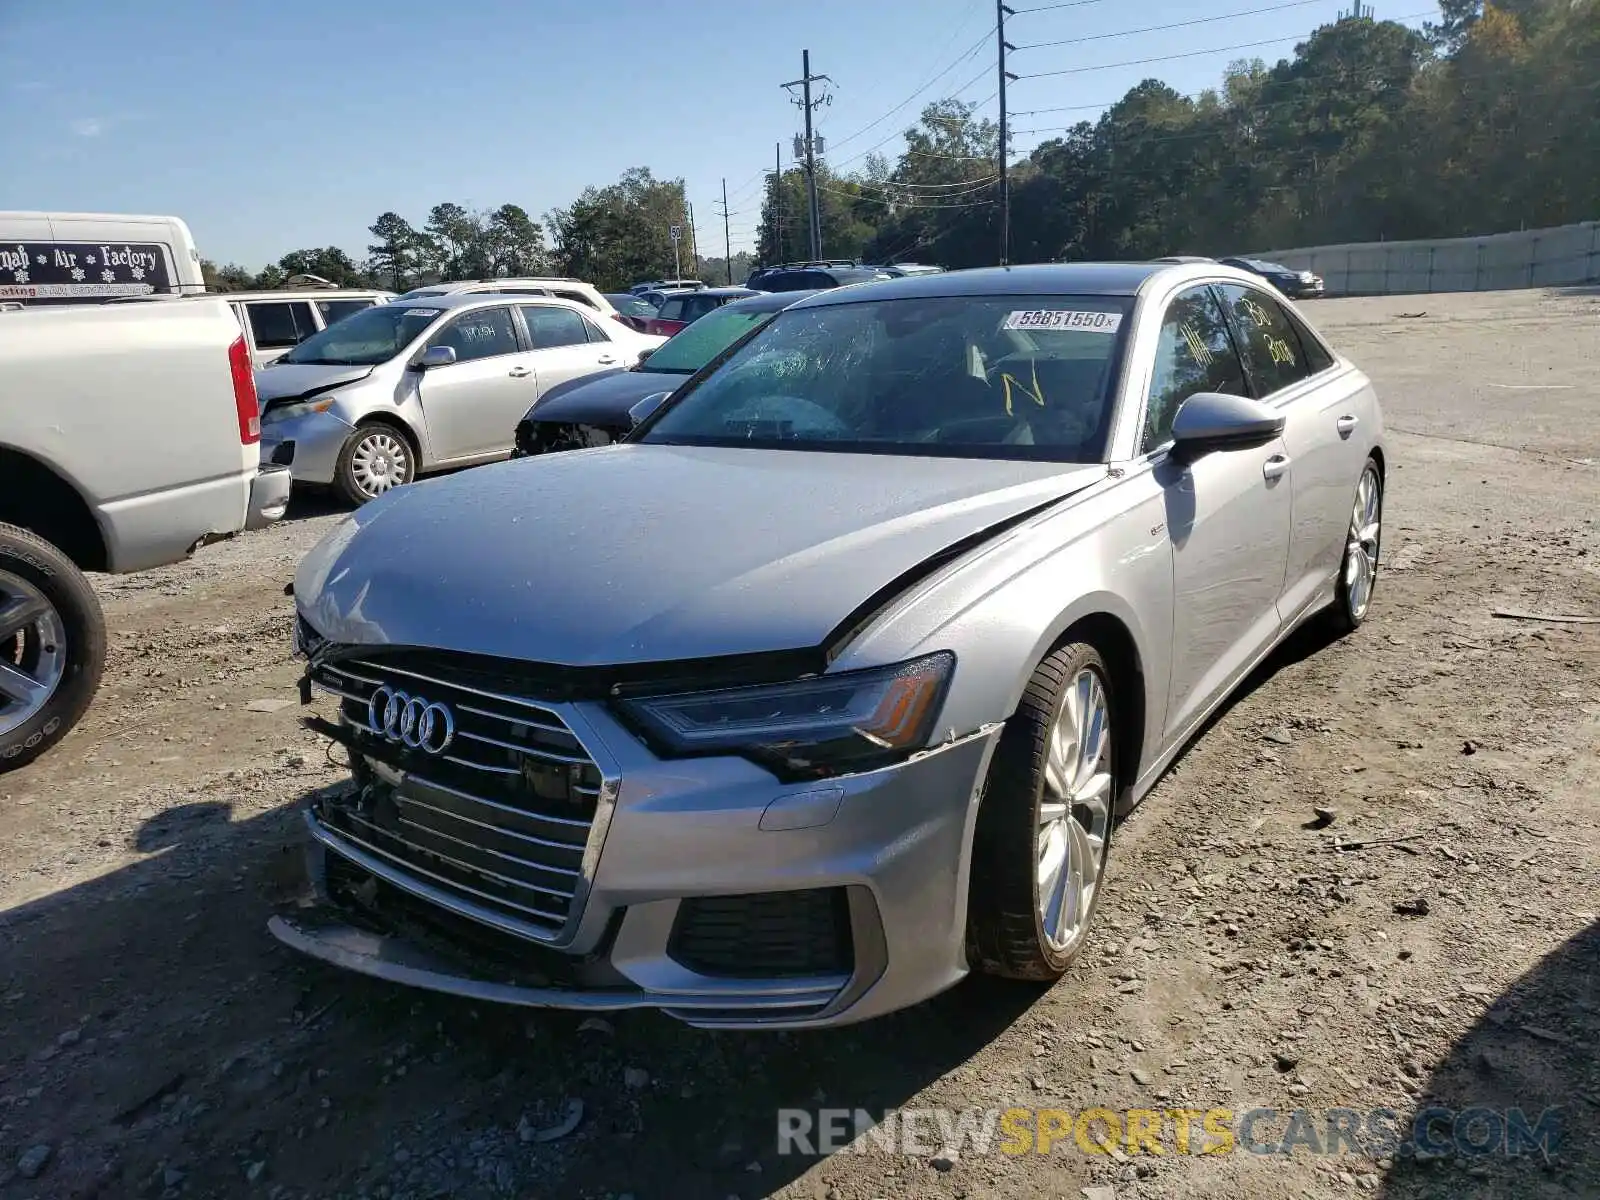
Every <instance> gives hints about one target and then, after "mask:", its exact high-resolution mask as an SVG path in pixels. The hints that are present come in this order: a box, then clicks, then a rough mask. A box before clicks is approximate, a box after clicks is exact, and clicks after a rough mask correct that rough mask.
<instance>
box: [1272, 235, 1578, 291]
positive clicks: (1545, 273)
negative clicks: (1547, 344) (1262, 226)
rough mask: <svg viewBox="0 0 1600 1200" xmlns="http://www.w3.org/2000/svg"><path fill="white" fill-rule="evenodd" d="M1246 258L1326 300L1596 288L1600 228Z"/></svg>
mask: <svg viewBox="0 0 1600 1200" xmlns="http://www.w3.org/2000/svg"><path fill="white" fill-rule="evenodd" d="M1246 257H1249V258H1264V259H1268V260H1270V261H1272V262H1280V263H1283V264H1284V265H1285V266H1290V267H1294V268H1295V269H1297V270H1305V271H1315V272H1316V273H1317V274H1318V275H1321V276H1322V278H1323V279H1324V280H1325V281H1326V283H1327V285H1328V294H1329V295H1331V296H1381V295H1388V294H1393V293H1405V292H1489V291H1499V290H1502V289H1508V288H1525V287H1560V286H1562V285H1564V284H1579V283H1600V221H1583V222H1580V223H1579V224H1577V225H1557V226H1555V227H1553V228H1550V229H1524V230H1521V231H1519V232H1517V233H1491V234H1487V235H1485V236H1484V237H1467V238H1441V239H1438V240H1434V241H1425V242H1359V243H1352V244H1350V245H1345V246H1308V247H1303V248H1301V249H1298V250H1267V251H1263V252H1261V253H1259V254H1251V255H1247V256H1246Z"/></svg>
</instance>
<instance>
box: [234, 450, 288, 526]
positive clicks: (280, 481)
mask: <svg viewBox="0 0 1600 1200" xmlns="http://www.w3.org/2000/svg"><path fill="white" fill-rule="evenodd" d="M289 482H290V474H289V468H288V467H282V466H276V465H274V464H272V463H263V464H262V465H261V467H260V469H258V470H257V471H256V477H255V478H254V479H253V480H251V481H250V510H249V511H248V512H247V513H246V514H245V518H244V527H245V528H246V529H265V528H266V527H267V526H268V525H271V524H272V523H273V522H274V521H276V520H278V519H279V518H280V517H282V516H283V514H284V513H285V512H287V511H288V508H289Z"/></svg>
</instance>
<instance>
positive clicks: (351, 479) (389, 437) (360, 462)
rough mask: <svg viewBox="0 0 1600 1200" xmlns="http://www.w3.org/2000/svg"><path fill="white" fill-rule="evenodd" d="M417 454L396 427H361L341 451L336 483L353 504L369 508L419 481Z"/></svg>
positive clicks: (348, 439)
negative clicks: (392, 491) (369, 503)
mask: <svg viewBox="0 0 1600 1200" xmlns="http://www.w3.org/2000/svg"><path fill="white" fill-rule="evenodd" d="M416 473H417V458H416V452H415V451H414V450H413V449H412V448H411V442H410V439H408V438H407V437H406V435H405V434H403V433H401V432H400V431H399V430H398V429H396V428H394V427H393V426H392V425H377V424H374V425H358V426H357V427H356V429H355V431H354V432H352V433H351V434H350V436H349V437H347V438H346V439H345V442H344V445H343V446H342V447H341V448H340V450H339V465H338V467H337V469H336V470H335V472H334V482H335V484H336V485H337V487H338V488H339V492H340V494H341V495H343V496H344V498H345V499H346V500H348V501H350V503H351V504H357V505H360V504H365V503H366V502H367V501H368V500H376V499H377V498H378V497H379V496H381V495H383V494H384V493H385V492H387V491H389V490H390V489H391V488H397V487H399V486H401V485H402V484H406V483H410V482H411V481H412V480H413V479H414V478H416Z"/></svg>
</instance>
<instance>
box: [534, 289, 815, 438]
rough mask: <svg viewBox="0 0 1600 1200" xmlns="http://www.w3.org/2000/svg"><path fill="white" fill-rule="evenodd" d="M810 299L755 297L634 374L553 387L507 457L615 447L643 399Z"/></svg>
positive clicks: (712, 317) (692, 331)
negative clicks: (799, 303)
mask: <svg viewBox="0 0 1600 1200" xmlns="http://www.w3.org/2000/svg"><path fill="white" fill-rule="evenodd" d="M740 290H742V289H740ZM813 294H814V293H812V292H781V293H776V294H774V293H767V292H755V293H752V294H751V295H750V296H749V297H748V298H747V299H743V300H735V301H733V302H732V303H730V304H726V305H724V306H722V307H721V308H718V309H717V310H716V311H714V312H712V313H710V314H708V315H707V316H705V317H704V318H702V319H701V320H698V321H696V322H695V323H694V324H693V325H691V326H690V327H688V328H687V329H685V330H684V331H683V332H681V333H679V334H677V335H676V336H675V337H673V338H671V339H670V340H668V341H667V343H666V344H665V345H663V346H660V347H658V348H657V349H656V350H655V351H654V352H653V353H652V354H651V355H650V356H649V357H648V358H647V359H646V360H645V361H644V362H642V363H640V364H639V365H638V366H637V367H634V368H632V369H631V370H620V369H619V370H615V371H606V372H603V373H601V374H599V375H585V376H584V377H583V378H582V379H574V380H573V381H572V382H570V383H565V384H559V385H557V386H556V387H553V388H551V389H550V391H549V392H548V393H546V394H545V395H544V396H543V397H541V398H540V400H539V402H538V403H537V404H535V405H534V406H533V407H532V408H530V409H529V410H528V412H527V415H526V416H524V417H523V418H522V420H521V421H519V422H518V423H517V434H516V447H515V448H514V449H513V450H512V452H511V456H512V457H513V458H525V457H527V456H528V455H530V454H549V453H551V452H552V451H556V450H581V449H583V448H584V447H586V446H605V445H609V444H610V443H612V442H614V441H617V440H618V439H619V438H621V437H622V436H623V435H624V434H626V433H627V432H628V431H629V430H630V429H632V428H633V425H634V420H633V417H632V416H631V415H630V411H629V410H631V409H632V408H633V407H634V406H635V405H636V404H638V403H639V402H640V401H641V400H643V399H645V398H646V397H649V396H654V395H665V394H667V393H670V392H672V391H675V390H676V389H677V387H678V385H679V384H680V383H682V382H683V381H684V380H685V379H687V378H689V376H691V375H693V374H694V373H695V372H696V371H698V370H699V369H700V368H701V367H703V366H705V365H706V364H707V363H708V362H710V361H711V360H712V359H713V358H715V357H716V356H717V355H719V354H721V353H722V351H724V350H725V349H727V348H728V347H729V346H731V345H732V344H733V343H734V342H735V341H737V340H738V339H739V338H741V337H743V336H744V335H745V334H746V333H749V332H750V331H751V330H753V329H756V328H758V327H759V326H762V325H765V324H766V323H767V322H768V321H770V320H772V318H773V317H775V316H777V314H778V313H780V312H782V311H783V310H784V309H786V308H788V307H789V305H791V304H794V303H795V302H797V301H800V300H804V299H805V298H806V297H807V296H810V295H813Z"/></svg>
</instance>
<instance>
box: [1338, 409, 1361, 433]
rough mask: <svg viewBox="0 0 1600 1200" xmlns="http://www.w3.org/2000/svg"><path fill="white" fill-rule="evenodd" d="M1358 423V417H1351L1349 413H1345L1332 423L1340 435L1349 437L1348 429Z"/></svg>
mask: <svg viewBox="0 0 1600 1200" xmlns="http://www.w3.org/2000/svg"><path fill="white" fill-rule="evenodd" d="M1359 424H1361V420H1360V418H1359V417H1352V416H1351V415H1350V414H1349V413H1346V414H1345V415H1344V416H1342V417H1340V418H1339V419H1338V420H1337V421H1335V422H1334V423H1333V427H1334V428H1335V429H1337V430H1338V431H1339V436H1340V437H1349V436H1350V431H1351V430H1352V429H1354V428H1355V427H1356V426H1357V425H1359Z"/></svg>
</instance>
